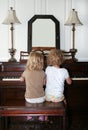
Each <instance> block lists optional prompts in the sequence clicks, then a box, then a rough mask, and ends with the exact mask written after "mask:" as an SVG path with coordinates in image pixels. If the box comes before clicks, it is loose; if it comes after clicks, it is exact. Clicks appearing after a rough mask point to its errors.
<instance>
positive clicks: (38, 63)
mask: <svg viewBox="0 0 88 130" xmlns="http://www.w3.org/2000/svg"><path fill="white" fill-rule="evenodd" d="M43 66H44V58H43V54H42V53H39V52H36V51H33V52H30V54H29V59H28V61H27V67H28V69H29V70H42V69H43Z"/></svg>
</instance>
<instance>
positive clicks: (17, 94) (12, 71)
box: [0, 62, 88, 114]
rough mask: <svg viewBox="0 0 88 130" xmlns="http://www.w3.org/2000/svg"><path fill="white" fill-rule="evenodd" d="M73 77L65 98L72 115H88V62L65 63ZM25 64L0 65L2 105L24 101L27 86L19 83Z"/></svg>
mask: <svg viewBox="0 0 88 130" xmlns="http://www.w3.org/2000/svg"><path fill="white" fill-rule="evenodd" d="M62 66H63V67H65V68H67V69H68V71H69V73H70V76H71V77H72V80H73V82H72V84H71V85H65V96H66V98H67V103H68V107H69V111H70V112H71V114H73V113H76V114H78V113H79V114H80V113H85V114H86V113H88V62H72V63H67V62H66V63H64V64H63V65H62ZM24 69H25V63H21V62H16V63H10V62H1V63H0V105H3V104H6V103H7V102H11V101H13V100H14V101H15V102H16V101H17V100H20V101H22V100H24V92H25V84H24V83H23V82H20V81H19V77H20V76H21V73H22V72H23V71H24Z"/></svg>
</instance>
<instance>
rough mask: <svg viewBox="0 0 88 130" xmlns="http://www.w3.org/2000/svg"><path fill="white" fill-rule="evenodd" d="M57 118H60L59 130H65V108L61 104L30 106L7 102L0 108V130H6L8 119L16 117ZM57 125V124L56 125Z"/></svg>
mask: <svg viewBox="0 0 88 130" xmlns="http://www.w3.org/2000/svg"><path fill="white" fill-rule="evenodd" d="M40 115H44V116H58V117H61V122H62V123H61V124H60V128H61V130H66V106H65V104H64V103H63V102H60V103H52V102H44V103H39V104H30V103H27V102H25V101H22V102H21V101H20V102H19V101H18V102H17V101H12V102H7V103H6V104H5V105H3V106H0V118H1V130H8V129H9V128H8V122H7V119H8V117H16V116H19V117H20V116H40ZM58 124H59V123H58Z"/></svg>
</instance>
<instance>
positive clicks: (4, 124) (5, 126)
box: [0, 117, 9, 130]
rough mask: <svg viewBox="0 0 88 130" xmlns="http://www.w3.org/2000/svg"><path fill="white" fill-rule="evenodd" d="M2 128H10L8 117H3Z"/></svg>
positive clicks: (4, 129) (7, 129)
mask: <svg viewBox="0 0 88 130" xmlns="http://www.w3.org/2000/svg"><path fill="white" fill-rule="evenodd" d="M0 125H1V127H0V128H1V130H9V127H8V117H1V124H0Z"/></svg>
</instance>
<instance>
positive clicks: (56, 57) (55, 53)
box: [47, 49, 63, 66]
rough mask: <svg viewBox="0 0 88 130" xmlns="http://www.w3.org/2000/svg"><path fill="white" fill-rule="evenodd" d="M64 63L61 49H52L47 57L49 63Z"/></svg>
mask: <svg viewBox="0 0 88 130" xmlns="http://www.w3.org/2000/svg"><path fill="white" fill-rule="evenodd" d="M62 63H63V53H62V51H61V50H59V49H52V50H51V51H50V53H49V55H48V57H47V64H48V65H51V66H54V65H58V66H59V65H61V64H62Z"/></svg>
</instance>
